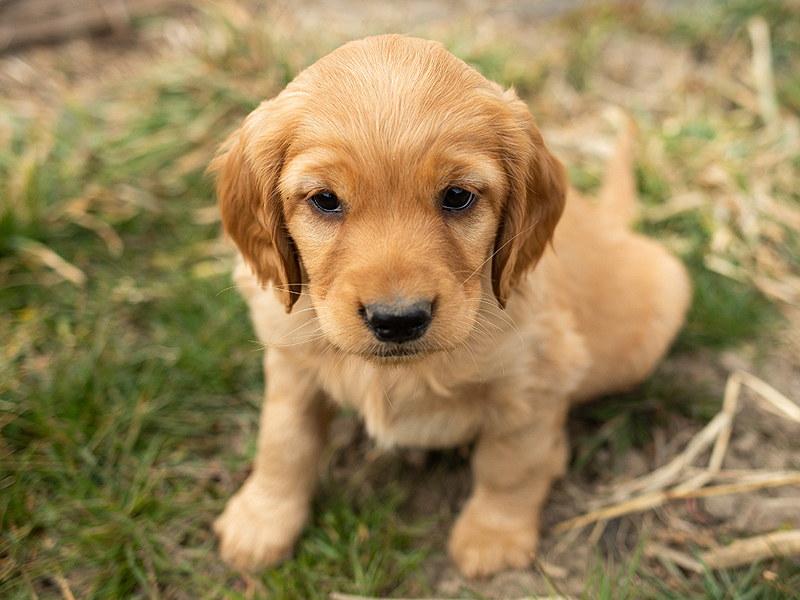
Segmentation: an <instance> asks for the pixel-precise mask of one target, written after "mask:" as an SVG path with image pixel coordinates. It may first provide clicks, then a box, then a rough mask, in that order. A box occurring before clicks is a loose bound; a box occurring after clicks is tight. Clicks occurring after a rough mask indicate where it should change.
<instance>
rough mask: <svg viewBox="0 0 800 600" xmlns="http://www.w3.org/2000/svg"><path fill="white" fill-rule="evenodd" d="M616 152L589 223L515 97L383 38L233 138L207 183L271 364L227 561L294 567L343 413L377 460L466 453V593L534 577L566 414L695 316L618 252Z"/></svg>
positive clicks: (625, 184) (626, 244) (641, 367)
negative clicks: (369, 440)
mask: <svg viewBox="0 0 800 600" xmlns="http://www.w3.org/2000/svg"><path fill="white" fill-rule="evenodd" d="M629 152H630V149H629V148H627V147H626V146H625V144H623V147H622V148H621V150H620V151H619V152H618V153H617V157H616V158H614V159H612V161H611V164H610V166H609V177H608V178H607V181H606V184H605V187H604V188H603V190H602V192H601V194H600V196H601V202H599V203H595V204H590V203H587V202H585V201H583V200H582V199H581V198H579V197H578V195H577V193H576V192H574V191H573V190H570V189H568V183H567V176H566V173H565V169H564V167H563V166H562V165H561V163H559V161H558V160H557V159H556V158H555V157H554V156H553V154H551V153H550V151H549V150H548V149H547V147H546V146H545V144H544V142H543V141H542V136H541V134H540V133H539V130H538V128H537V126H536V124H535V122H534V119H533V117H532V116H531V114H530V112H529V111H528V109H527V107H526V106H525V104H524V103H523V102H522V101H520V100H519V99H518V98H517V96H516V95H515V94H514V92H513V91H510V90H507V91H504V90H502V89H501V88H500V87H499V86H498V85H496V84H494V83H492V82H489V81H487V80H486V79H484V78H483V77H482V76H481V75H479V74H478V73H477V72H476V71H475V70H474V69H472V68H470V67H469V66H467V65H466V64H465V63H463V62H462V61H460V60H458V59H457V58H455V57H454V56H452V55H451V54H449V53H448V52H447V51H446V50H445V49H444V48H443V47H442V46H440V45H438V44H436V43H432V42H429V41H424V40H419V39H411V38H407V37H401V36H396V35H388V36H379V37H372V38H367V39H365V40H362V41H357V42H351V43H349V44H346V45H345V46H343V47H341V48H339V49H338V50H336V51H334V52H333V53H331V54H330V55H328V56H326V57H324V58H322V59H321V60H319V61H318V62H317V63H316V64H314V65H312V66H311V67H309V68H308V69H306V70H305V71H303V72H302V73H300V75H298V76H297V78H296V79H295V80H294V81H292V82H291V83H290V84H289V85H288V86H287V87H286V89H285V90H284V91H283V92H281V93H280V94H279V95H278V96H277V97H276V98H274V99H272V100H268V101H265V102H263V103H262V104H261V105H260V106H259V107H258V108H257V109H256V110H255V111H253V112H252V113H251V114H250V115H249V116H248V117H247V119H246V120H245V121H244V123H243V125H242V127H241V128H240V129H239V130H238V131H236V132H234V133H233V134H232V135H231V136H230V138H228V140H227V141H226V142H225V144H224V145H223V147H222V150H221V151H220V153H219V155H218V156H217V157H216V158H215V159H214V161H213V163H212V165H211V167H210V169H211V170H213V171H216V172H217V173H218V176H217V195H218V199H219V203H220V207H221V212H222V221H223V225H224V228H225V231H226V232H227V234H228V236H230V238H232V239H233V241H234V242H235V243H236V245H237V247H238V250H239V252H240V259H239V261H238V264H237V266H236V269H235V273H234V277H235V280H236V283H237V285H238V287H239V289H240V290H241V292H242V294H243V295H244V297H245V298H246V299H247V302H248V304H249V307H250V311H251V315H252V319H253V323H254V326H255V330H256V332H257V335H258V337H259V339H260V340H261V341H262V342H263V343H264V345H265V346H266V348H267V351H266V353H265V359H264V367H265V370H266V398H265V401H264V405H263V409H262V414H261V423H260V430H259V437H258V447H257V452H256V456H255V462H254V465H253V472H252V474H251V475H250V477H249V478H248V479H247V481H246V482H245V484H244V486H243V487H242V489H241V490H240V491H239V492H238V493H237V494H236V495H235V496H234V497H233V498H232V499H231V500H230V501H229V503H228V505H227V507H226V508H225V511H224V513H223V514H222V515H221V516H220V517H219V519H218V520H217V521H216V523H215V530H216V532H217V533H218V535H219V537H220V540H221V553H222V557H223V559H224V560H226V561H228V562H229V563H231V564H233V565H235V566H237V567H240V568H255V567H258V566H262V565H270V564H274V563H277V562H279V561H281V560H283V559H285V558H286V557H287V556H289V555H290V554H291V552H292V548H293V546H294V544H295V542H296V541H297V539H298V537H299V536H300V534H301V532H302V530H303V526H304V523H305V522H306V520H307V518H308V516H309V504H310V499H311V496H312V494H313V492H314V488H315V483H316V479H317V462H318V459H319V456H320V452H321V451H322V448H323V445H324V444H325V440H326V433H327V429H328V424H329V422H330V420H331V417H332V415H333V414H334V411H335V408H336V407H337V406H341V405H349V406H353V407H355V408H356V409H357V410H358V411H359V413H360V415H361V416H362V418H363V420H364V423H365V426H366V429H367V431H368V432H369V434H370V435H372V436H374V438H375V439H377V441H378V442H379V443H380V444H383V445H385V446H393V445H402V446H421V447H425V448H442V447H448V446H454V445H458V444H464V443H465V442H470V441H473V440H474V442H475V444H474V451H473V456H472V473H473V477H474V488H473V490H472V494H471V496H470V497H469V499H468V501H467V503H466V506H465V507H464V509H463V511H462V513H461V514H460V516H459V517H458V519H457V521H456V523H455V526H454V528H453V531H452V534H451V537H450V541H449V546H448V547H449V552H450V555H451V556H452V559H453V560H454V561H455V563H456V564H457V565H458V567H459V569H460V570H461V571H462V572H463V573H464V575H466V576H468V577H480V576H486V575H488V574H491V573H494V572H496V571H498V570H501V569H505V568H519V567H525V566H526V565H528V564H529V563H530V562H531V559H532V557H533V554H534V552H535V549H536V544H537V540H538V536H539V513H540V510H541V507H542V504H543V502H544V500H545V498H546V496H547V493H548V490H549V489H550V486H551V484H552V482H553V480H554V479H556V478H557V477H559V476H560V475H562V474H563V473H564V470H565V467H566V464H567V458H568V446H567V440H566V436H565V419H566V415H567V411H568V410H569V407H570V405H571V404H572V403H574V402H578V401H582V400H585V399H588V398H592V397H596V396H599V395H603V394H608V393H610V392H615V391H620V390H626V389H628V388H630V387H631V386H634V385H635V384H636V383H638V382H640V381H642V380H643V379H644V378H646V377H647V376H648V375H649V374H650V372H651V371H652V369H653V368H654V366H655V364H656V362H657V361H658V360H659V359H660V358H661V356H662V355H663V354H664V353H665V351H666V350H667V347H668V345H669V344H670V342H671V340H672V339H673V337H674V335H675V333H676V332H677V330H678V329H679V327H680V326H681V324H682V322H683V319H684V314H685V311H686V308H687V305H688V303H689V299H690V286H689V283H688V279H687V276H686V273H685V270H684V268H683V267H682V265H681V264H680V263H679V261H677V260H676V259H675V258H673V257H672V256H671V255H670V254H669V253H668V252H667V251H666V250H664V249H663V248H662V247H661V246H659V245H658V244H656V243H655V242H653V241H651V240H649V239H646V238H644V237H642V236H640V235H637V234H635V233H632V232H630V231H629V230H628V227H627V225H628V223H627V221H628V216H629V215H628V213H630V212H631V210H632V203H633V199H634V195H635V189H634V184H633V179H632V174H631V172H630V168H629V164H628V161H629ZM557 224H558V227H556V225H557ZM550 242H552V244H551V243H550Z"/></svg>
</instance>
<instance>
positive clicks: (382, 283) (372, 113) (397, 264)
mask: <svg viewBox="0 0 800 600" xmlns="http://www.w3.org/2000/svg"><path fill="white" fill-rule="evenodd" d="M212 168H214V169H218V170H220V171H221V175H220V177H219V179H218V196H219V199H220V203H221V207H222V215H223V223H224V224H225V227H226V230H227V231H228V233H229V234H230V235H231V237H232V238H233V239H234V241H235V242H236V243H237V245H238V246H239V249H240V251H241V252H242V254H243V255H244V257H245V259H246V260H247V261H248V262H249V263H250V265H251V266H252V267H253V269H254V271H255V272H256V273H257V274H258V275H259V276H260V278H261V279H262V281H263V282H264V283H267V282H270V283H271V284H272V285H274V286H276V288H277V289H278V290H279V293H280V294H282V296H283V298H284V301H285V303H286V306H287V310H291V308H292V306H293V304H294V302H295V300H296V299H297V296H298V294H299V293H302V292H306V293H308V294H309V295H310V297H311V300H312V303H313V306H314V308H315V310H316V312H317V314H318V316H319V323H320V327H321V329H322V330H323V332H324V333H325V335H326V336H327V338H328V340H329V341H330V342H331V343H333V344H334V345H335V346H337V347H339V348H341V349H342V350H344V351H346V352H348V353H352V354H358V355H362V356H364V357H366V358H369V359H372V360H375V361H379V362H385V361H406V360H414V359H415V358H419V357H422V356H425V355H427V354H430V353H431V352H436V351H443V350H444V351H447V350H451V349H453V348H455V347H457V346H458V345H460V344H461V343H463V342H464V341H465V340H466V339H467V338H468V337H469V335H470V333H471V331H472V330H473V328H474V327H475V322H476V317H477V314H478V309H479V307H480V303H481V302H482V301H485V300H486V298H485V296H487V295H489V296H490V295H491V294H493V295H494V296H495V300H493V301H496V302H499V303H500V304H501V305H502V304H504V302H505V300H506V299H507V296H508V294H509V293H510V291H511V290H512V289H513V287H514V285H516V283H517V281H518V280H519V278H520V276H521V275H522V273H523V272H524V270H525V269H527V268H530V267H531V266H533V265H534V264H535V262H536V261H537V260H538V258H539V256H540V255H541V253H542V252H543V250H544V247H545V245H546V243H547V241H548V240H549V239H550V237H551V235H552V231H553V228H554V227H555V223H556V221H557V220H558V217H559V216H560V214H561V211H562V209H563V198H564V191H565V190H564V188H565V177H564V173H563V167H561V165H560V164H559V163H558V161H557V160H556V159H555V158H554V157H553V156H552V155H551V154H550V153H549V151H547V149H546V148H545V147H544V145H543V143H542V140H541V136H540V135H539V132H538V130H537V129H536V126H535V124H534V122H533V119H532V117H531V116H530V113H529V112H528V110H527V108H526V107H525V106H524V105H523V104H522V103H521V102H520V101H519V100H517V99H516V97H515V96H514V95H513V93H509V92H503V91H502V90H501V89H500V88H499V87H498V86H496V85H495V84H492V83H490V82H488V81H486V80H485V79H484V78H483V77H481V76H480V75H479V74H478V73H477V72H476V71H474V70H473V69H471V68H469V67H468V66H467V65H465V64H464V63H463V62H461V61H459V60H458V59H456V58H455V57H453V56H452V55H451V54H449V53H448V52H446V51H445V50H444V49H443V48H442V47H441V46H438V45H436V44H433V43H430V42H425V41H422V40H414V39H409V38H403V37H399V36H383V37H378V38H368V39H367V40H363V41H361V42H356V43H351V44H348V45H346V46H344V47H342V48H340V49H339V50H337V51H336V52H334V53H333V54H331V55H328V56H327V57H325V58H323V59H322V60H320V61H319V62H317V63H316V64H315V65H313V66H312V67H310V68H309V69H307V70H306V71H304V72H303V73H301V75H299V76H298V77H297V79H295V80H294V81H293V82H292V83H291V84H290V85H289V86H288V87H287V88H286V90H284V92H283V93H281V94H280V95H279V96H278V97H277V98H275V99H274V100H271V101H268V102H265V103H263V104H262V105H261V106H260V107H259V108H258V109H257V110H256V111H254V112H253V113H252V114H251V115H250V116H249V117H248V118H247V120H246V121H245V123H244V125H243V126H242V128H241V129H240V130H239V131H237V132H236V133H234V134H233V135H232V136H231V138H229V140H228V142H227V143H226V145H225V147H224V148H223V152H222V153H221V154H220V156H218V157H217V158H216V159H215V163H214V164H213V165H212ZM487 273H488V275H489V277H488V278H487V277H485V276H484V275H485V274H487ZM488 281H490V282H491V286H489V285H486V288H488V287H491V291H489V290H488V289H484V284H485V283H487V282H488ZM487 292H488V294H487Z"/></svg>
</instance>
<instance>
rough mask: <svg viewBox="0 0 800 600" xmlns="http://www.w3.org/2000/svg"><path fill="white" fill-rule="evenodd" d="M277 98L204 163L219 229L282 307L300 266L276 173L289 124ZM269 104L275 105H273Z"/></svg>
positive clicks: (290, 299) (291, 299) (293, 294)
mask: <svg viewBox="0 0 800 600" xmlns="http://www.w3.org/2000/svg"><path fill="white" fill-rule="evenodd" d="M278 102H279V99H278V98H276V99H274V100H270V101H267V102H264V103H262V104H261V106H260V107H259V108H257V109H256V110H255V111H253V113H251V114H250V115H249V116H248V117H247V119H246V120H245V122H244V124H243V125H242V127H241V129H239V130H238V131H235V132H234V133H233V134H231V136H230V137H229V138H228V139H227V140H226V141H225V143H224V144H223V145H222V147H221V148H220V151H219V153H218V154H217V156H216V157H214V159H213V160H212V161H211V164H210V165H209V167H208V170H209V171H210V172H217V181H216V189H217V200H218V202H219V206H220V211H221V213H222V225H223V227H224V228H225V232H226V233H227V234H228V235H229V236H230V237H231V239H233V241H234V242H235V243H236V246H237V248H238V249H239V252H241V253H242V256H243V257H244V260H245V262H247V264H248V265H249V266H250V268H251V269H253V272H254V273H255V274H256V276H257V277H258V279H259V282H260V283H261V284H262V285H268V284H270V283H271V284H272V286H273V287H274V289H275V290H276V292H277V294H278V296H279V297H280V299H281V300H282V301H283V303H284V305H285V306H286V312H290V311H291V310H292V306H294V303H295V302H296V301H297V299H298V298H299V297H300V290H301V271H300V263H299V261H298V258H297V251H296V249H295V246H294V242H293V241H292V239H291V238H290V237H289V233H288V231H287V229H286V220H285V217H284V212H283V205H282V203H281V198H280V194H279V192H278V178H279V176H280V171H281V167H282V166H283V162H284V155H285V151H286V147H287V145H288V130H289V124H288V123H287V122H286V121H285V120H284V119H282V118H281V115H279V114H274V113H280V112H282V111H280V109H279V105H278ZM273 109H275V110H273Z"/></svg>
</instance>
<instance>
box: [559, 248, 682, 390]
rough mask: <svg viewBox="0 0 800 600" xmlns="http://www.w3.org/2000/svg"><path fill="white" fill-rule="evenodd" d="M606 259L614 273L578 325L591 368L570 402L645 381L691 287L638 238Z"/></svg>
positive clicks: (676, 264) (663, 254) (678, 267)
mask: <svg viewBox="0 0 800 600" xmlns="http://www.w3.org/2000/svg"><path fill="white" fill-rule="evenodd" d="M626 237H628V239H626V240H625V241H624V243H621V244H619V245H618V247H617V250H618V251H617V252H614V253H613V256H611V257H608V258H610V260H609V261H608V264H609V265H610V266H612V267H613V271H611V270H609V272H608V273H607V274H606V275H607V277H606V279H605V283H604V285H602V286H600V290H599V291H598V293H597V294H596V295H595V296H594V298H593V302H592V303H591V306H590V308H589V309H588V310H587V311H586V313H587V314H585V315H584V318H583V319H581V320H582V327H581V329H582V333H583V334H584V335H585V337H586V340H587V345H588V347H589V351H590V354H591V356H592V367H591V368H590V370H589V373H588V374H587V376H586V378H585V379H584V381H583V382H582V384H581V386H580V387H579V389H578V390H577V392H576V393H575V394H574V395H573V399H574V400H577V401H581V400H588V399H590V398H593V397H597V396H601V395H603V394H609V393H614V392H620V391H626V390H628V389H630V388H631V387H633V386H635V385H636V384H638V383H640V382H641V381H642V380H644V379H646V378H647V377H648V376H649V375H650V373H651V372H652V371H653V369H654V368H655V366H656V364H657V363H658V361H659V360H660V359H661V358H662V357H663V356H664V354H666V352H667V350H668V348H669V345H670V344H671V343H672V341H673V339H674V338H675V335H676V334H677V332H678V330H679V329H680V328H681V326H682V325H683V322H684V318H685V315H686V311H687V309H688V307H689V303H690V301H691V285H690V282H689V277H688V275H687V273H686V269H685V267H684V266H683V264H682V263H681V262H680V261H679V260H678V259H677V258H675V257H674V256H673V255H672V254H670V253H669V252H668V251H667V250H666V249H665V248H664V247H663V246H661V245H660V244H658V243H657V242H655V241H653V240H651V239H648V238H646V237H644V236H641V235H638V234H633V233H631V234H629V236H626Z"/></svg>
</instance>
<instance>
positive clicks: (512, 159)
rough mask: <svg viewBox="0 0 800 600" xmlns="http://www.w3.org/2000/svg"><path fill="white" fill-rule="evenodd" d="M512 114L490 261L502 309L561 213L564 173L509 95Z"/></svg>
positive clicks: (524, 111) (519, 104)
mask: <svg viewBox="0 0 800 600" xmlns="http://www.w3.org/2000/svg"><path fill="white" fill-rule="evenodd" d="M504 99H505V100H506V102H507V103H508V107H509V108H510V109H511V111H512V113H513V117H512V119H513V121H514V123H513V125H512V127H511V130H510V131H507V132H506V139H505V145H506V147H505V156H504V160H505V162H506V164H505V167H506V174H507V177H508V181H509V194H508V198H507V199H506V205H505V208H504V210H503V213H502V215H501V219H500V229H499V231H498V234H497V240H496V242H495V252H494V256H493V259H492V289H493V291H494V295H495V297H496V298H497V301H498V302H499V303H500V306H502V307H504V308H505V305H506V302H507V301H508V297H509V295H510V294H511V292H512V291H513V290H514V288H515V287H516V286H517V284H518V283H519V280H520V278H521V277H522V275H523V273H524V272H525V271H526V270H527V269H532V268H533V267H535V266H536V263H537V262H539V259H540V258H541V257H542V254H543V253H544V251H545V248H546V246H547V243H548V242H549V241H550V240H551V239H552V237H553V231H554V230H555V227H556V223H558V220H559V219H560V218H561V213H562V212H563V211H564V204H565V201H566V191H567V185H568V181H567V172H566V169H565V168H564V165H562V164H561V163H560V162H559V160H558V159H557V158H556V157H555V156H553V154H552V153H551V152H550V150H548V149H547V147H546V146H545V145H544V141H543V140H542V134H541V133H540V132H539V128H538V127H537V126H536V122H535V121H534V120H533V116H531V113H530V111H529V110H528V107H527V106H525V104H524V103H523V102H522V101H521V100H519V99H518V98H517V97H516V94H514V92H513V91H508V92H506V93H505V94H504Z"/></svg>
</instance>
